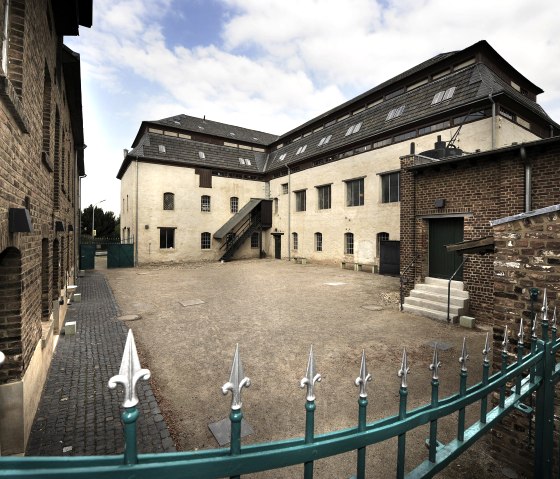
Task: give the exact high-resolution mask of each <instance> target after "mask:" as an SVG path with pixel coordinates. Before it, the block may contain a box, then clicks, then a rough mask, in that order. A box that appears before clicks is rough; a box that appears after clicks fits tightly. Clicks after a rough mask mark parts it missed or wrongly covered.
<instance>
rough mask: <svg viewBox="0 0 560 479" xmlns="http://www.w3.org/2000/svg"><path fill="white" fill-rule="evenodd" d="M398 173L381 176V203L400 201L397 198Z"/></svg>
mask: <svg viewBox="0 0 560 479" xmlns="http://www.w3.org/2000/svg"><path fill="white" fill-rule="evenodd" d="M400 175H401V174H400V173H399V172H398V171H397V172H396V173H389V174H387V175H381V202H382V203H395V202H397V201H400V196H399V181H400Z"/></svg>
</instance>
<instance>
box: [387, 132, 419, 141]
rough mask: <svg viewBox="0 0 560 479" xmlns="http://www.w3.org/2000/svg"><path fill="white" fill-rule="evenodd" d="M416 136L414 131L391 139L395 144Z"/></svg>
mask: <svg viewBox="0 0 560 479" xmlns="http://www.w3.org/2000/svg"><path fill="white" fill-rule="evenodd" d="M415 136H416V130H412V131H407V132H406V133H402V134H400V135H397V136H395V138H393V140H394V142H395V143H397V142H399V141H404V140H409V139H410V138H414V137H415Z"/></svg>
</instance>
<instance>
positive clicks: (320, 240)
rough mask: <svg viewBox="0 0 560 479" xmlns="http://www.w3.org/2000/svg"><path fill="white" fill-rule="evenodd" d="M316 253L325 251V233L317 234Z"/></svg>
mask: <svg viewBox="0 0 560 479" xmlns="http://www.w3.org/2000/svg"><path fill="white" fill-rule="evenodd" d="M315 251H323V233H315Z"/></svg>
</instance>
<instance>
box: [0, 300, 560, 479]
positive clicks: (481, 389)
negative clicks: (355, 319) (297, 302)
mask: <svg viewBox="0 0 560 479" xmlns="http://www.w3.org/2000/svg"><path fill="white" fill-rule="evenodd" d="M537 322H538V321H537V317H536V316H535V319H534V320H533V321H532V324H531V325H525V324H524V321H523V319H521V321H520V326H519V332H518V333H517V334H516V337H514V336H515V335H514V334H511V335H510V334H509V331H508V328H507V326H506V328H505V330H504V334H503V338H504V340H503V342H502V346H501V369H500V370H499V371H497V372H496V373H495V374H493V375H490V362H489V359H488V355H489V353H490V343H489V337H488V334H487V336H486V344H485V347H484V350H483V351H482V365H483V368H482V378H481V381H480V382H479V383H477V384H475V385H473V386H471V387H467V377H468V367H467V361H468V360H469V359H470V358H469V354H468V352H467V343H466V341H465V340H463V348H462V352H461V356H460V358H459V363H460V369H459V371H458V372H459V376H460V385H459V391H458V392H457V393H456V394H454V395H452V396H449V397H447V398H444V399H440V398H439V373H438V370H439V367H440V361H439V358H438V354H439V353H438V348H437V345H436V346H435V349H434V352H433V359H432V363H431V365H430V370H431V386H430V387H431V402H430V403H429V404H425V405H423V406H421V407H418V408H416V409H413V410H408V409H407V396H408V384H407V376H408V373H409V369H410V366H409V362H408V358H407V353H406V349H405V350H404V351H403V355H402V362H401V366H400V369H399V370H398V376H399V378H400V388H399V398H400V399H399V413H398V414H397V415H394V416H390V417H386V418H383V419H381V420H378V421H375V422H372V423H367V422H366V410H367V406H368V393H367V385H368V383H369V382H370V381H371V375H370V374H369V372H368V369H367V364H366V354H365V352H362V361H361V366H360V371H359V375H358V377H357V378H356V380H355V384H356V386H357V387H358V394H357V395H358V401H357V402H358V408H357V409H358V410H357V423H356V426H355V427H353V428H350V429H343V430H338V431H335V432H331V433H327V434H321V435H315V434H314V415H315V408H316V405H315V386H316V384H317V382H320V381H321V375H320V374H319V373H318V372H317V370H316V366H315V360H314V357H313V348H311V350H310V352H309V358H308V364H307V372H306V375H305V377H304V378H303V379H302V380H301V384H300V385H301V387H302V388H304V389H306V401H305V429H304V436H303V437H301V438H296V439H288V440H283V441H277V442H270V443H261V444H254V445H248V446H242V444H241V420H242V418H243V412H242V401H241V395H242V390H243V388H246V387H249V386H250V384H251V380H250V379H249V378H248V377H246V376H245V374H244V372H243V367H242V364H241V358H240V356H239V348H238V347H237V348H236V351H235V354H234V358H233V364H232V368H231V373H230V379H229V381H228V382H227V383H226V384H224V385H223V386H222V392H223V393H224V394H228V393H229V392H231V395H232V398H231V413H230V422H231V442H230V447H229V448H226V449H210V450H201V451H192V452H179V453H168V454H137V449H136V421H137V418H138V416H139V412H138V410H137V408H136V405H137V403H138V398H137V396H136V391H135V388H136V383H137V382H138V380H139V379H143V380H147V379H149V377H150V372H149V371H148V370H147V369H142V368H141V366H140V361H139V359H138V355H137V353H136V346H135V344H134V338H133V335H132V331H129V333H128V338H127V341H126V345H125V349H124V354H123V359H122V363H121V367H120V370H119V374H117V375H116V376H114V377H112V378H111V380H110V381H109V387H110V388H115V387H117V385H118V384H121V385H122V386H123V387H124V401H123V404H122V405H123V408H124V412H123V413H122V421H123V425H124V437H125V451H124V455H120V456H99V457H54V458H51V457H49V458H42V457H23V458H22V457H2V458H0V477H18V478H20V477H21V478H50V477H53V478H54V477H56V478H64V477H73V478H77V477H83V478H89V477H96V478H104V477H107V478H108V477H116V478H131V477H134V478H138V479H140V478H152V477H165V478H166V479H173V478H177V479H178V478H187V477H193V478H194V477H196V478H199V479H202V478H218V477H228V476H229V477H232V478H240V477H241V475H243V474H249V473H253V472H259V471H265V470H271V469H276V468H281V467H286V466H292V465H297V464H301V465H302V469H303V471H302V472H303V477H304V478H306V479H311V478H312V477H313V466H314V462H315V461H317V460H319V459H322V458H325V457H329V456H335V455H338V454H343V453H346V452H349V451H356V475H355V476H353V477H357V478H365V477H366V476H367V475H368V473H367V471H366V461H365V457H366V456H365V455H366V448H367V447H368V446H370V445H373V444H376V443H379V442H382V441H385V440H388V439H391V438H395V437H396V438H398V445H397V451H396V453H395V470H396V477H397V478H403V477H407V478H424V477H426V478H427V477H432V476H433V475H434V474H436V473H437V472H439V471H441V470H442V469H443V468H445V467H446V466H447V465H448V464H449V463H450V462H451V461H452V460H453V459H455V458H456V457H458V456H459V455H460V454H461V453H462V452H463V451H465V450H466V449H467V448H468V447H470V446H471V445H472V444H473V443H474V442H475V441H477V440H478V439H479V438H480V437H482V436H483V435H484V433H486V432H487V431H488V430H489V429H490V428H491V427H492V426H493V425H495V424H496V422H497V421H499V420H500V419H502V418H503V417H504V416H505V415H507V414H509V413H511V412H512V411H513V410H515V409H517V410H521V411H522V412H525V413H530V412H532V410H531V409H530V408H529V407H528V406H526V405H525V404H524V403H523V400H525V399H528V398H529V397H532V395H533V394H534V395H535V396H536V408H535V411H534V413H535V426H536V429H535V457H534V464H535V470H534V475H535V477H538V478H551V477H552V464H553V459H552V458H553V443H554V441H553V433H554V425H553V424H554V387H555V384H556V382H558V380H559V376H560V363H557V362H556V356H557V353H558V350H559V349H560V340H559V339H557V323H556V309H554V313H553V315H552V317H551V318H550V319H549V310H548V304H547V301H546V291H545V296H544V304H543V308H542V314H541V319H540V330H541V337H540V338H538V337H537ZM525 329H527V330H530V337H529V338H528V339H527V340H526V338H525V333H526V331H525ZM511 348H514V350H513V351H512V352H513V353H515V352H516V360H515V361H512V362H511V364H509V362H508V358H509V350H510V349H511ZM493 392H496V393H497V398H498V399H497V404H496V405H495V407H493V408H491V409H490V410H488V396H489V394H491V393H493ZM476 403H479V405H480V414H479V418H478V420H477V421H476V422H475V423H474V424H472V425H470V426H468V427H467V426H466V424H465V410H466V407H467V406H469V405H473V404H475V405H476ZM302 411H303V408H302ZM454 413H458V414H457V434H456V437H455V439H453V440H452V441H450V442H449V443H447V444H442V443H440V442H439V441H438V420H440V419H442V418H444V417H446V416H449V415H451V414H454ZM423 425H429V439H428V441H427V444H428V450H427V454H426V459H425V461H424V462H422V463H421V464H418V465H415V466H413V469H412V470H411V471H410V472H409V473H408V474H406V475H405V465H406V435H407V433H408V431H411V430H412V429H415V428H417V427H420V426H423ZM370 477H371V476H370Z"/></svg>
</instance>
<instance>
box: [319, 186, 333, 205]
mask: <svg viewBox="0 0 560 479" xmlns="http://www.w3.org/2000/svg"><path fill="white" fill-rule="evenodd" d="M317 208H318V209H320V210H328V209H330V208H331V185H324V186H318V187H317Z"/></svg>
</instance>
